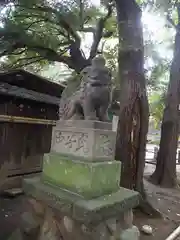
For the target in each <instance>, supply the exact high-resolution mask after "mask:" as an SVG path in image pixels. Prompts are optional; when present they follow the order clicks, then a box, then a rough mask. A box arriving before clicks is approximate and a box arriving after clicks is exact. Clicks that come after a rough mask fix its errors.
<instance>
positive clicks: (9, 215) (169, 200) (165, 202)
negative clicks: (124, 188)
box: [0, 164, 180, 240]
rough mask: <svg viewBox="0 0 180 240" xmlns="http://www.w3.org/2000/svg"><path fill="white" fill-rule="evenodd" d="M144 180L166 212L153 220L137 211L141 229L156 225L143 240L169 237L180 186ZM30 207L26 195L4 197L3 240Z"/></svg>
mask: <svg viewBox="0 0 180 240" xmlns="http://www.w3.org/2000/svg"><path fill="white" fill-rule="evenodd" d="M153 169H154V166H153V165H150V164H148V165H146V168H145V179H146V177H147V175H149V174H150V173H151V172H152V171H153ZM178 172H180V169H178ZM144 183H145V188H146V191H147V194H148V197H149V201H150V202H151V203H152V205H153V206H155V207H156V208H157V209H158V210H160V211H161V212H162V214H163V218H162V219H153V218H150V217H149V216H147V215H144V214H142V213H140V212H139V211H135V217H134V224H135V225H136V226H138V227H139V229H141V228H142V226H143V225H145V224H147V225H150V226H151V227H152V228H153V234H152V235H151V236H147V235H145V234H143V233H141V240H165V239H166V238H167V237H168V235H169V234H170V233H172V232H173V230H174V229H175V228H176V227H177V226H178V225H179V224H180V189H162V188H159V187H156V186H154V185H152V184H150V183H149V182H147V181H146V180H145V181H144ZM28 206H29V205H28V204H27V199H26V197H25V196H23V195H22V196H19V197H16V198H5V197H1V198H0V227H1V230H0V240H7V239H8V237H9V236H10V234H11V233H12V232H13V230H14V229H16V228H17V227H18V226H19V225H20V221H21V218H20V215H21V212H24V211H26V210H27V208H28ZM179 239H180V238H179ZM17 240H18V239H17Z"/></svg>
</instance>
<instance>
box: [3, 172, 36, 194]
mask: <svg viewBox="0 0 180 240" xmlns="http://www.w3.org/2000/svg"><path fill="white" fill-rule="evenodd" d="M39 175H40V173H32V174H28V175H25V176H22V175H21V176H13V177H8V178H7V179H6V181H5V182H4V184H2V185H1V186H0V192H1V193H3V191H5V190H7V189H12V188H21V187H22V181H23V179H24V178H25V177H34V176H39Z"/></svg>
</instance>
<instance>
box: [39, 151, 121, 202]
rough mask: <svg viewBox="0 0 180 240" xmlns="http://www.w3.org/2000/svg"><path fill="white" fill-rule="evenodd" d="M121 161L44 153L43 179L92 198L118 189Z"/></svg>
mask: <svg viewBox="0 0 180 240" xmlns="http://www.w3.org/2000/svg"><path fill="white" fill-rule="evenodd" d="M120 172H121V163H120V162H117V161H113V162H98V163H94V162H85V161H84V162H82V161H77V160H76V161H73V159H69V158H68V157H64V156H62V155H60V154H57V153H50V154H47V155H45V158H44V165H43V175H42V179H43V181H46V182H49V183H51V184H54V185H56V186H59V187H60V188H64V189H66V190H69V191H72V192H74V193H76V194H78V195H81V196H82V197H84V198H88V199H90V198H93V197H98V196H101V195H105V194H109V193H112V192H114V191H117V190H118V187H119V179H120Z"/></svg>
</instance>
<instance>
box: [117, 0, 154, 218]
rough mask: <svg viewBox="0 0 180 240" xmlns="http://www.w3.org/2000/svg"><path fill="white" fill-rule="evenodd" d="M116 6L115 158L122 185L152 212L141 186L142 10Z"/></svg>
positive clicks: (145, 114) (126, 0) (129, 3)
mask: <svg viewBox="0 0 180 240" xmlns="http://www.w3.org/2000/svg"><path fill="white" fill-rule="evenodd" d="M116 9H117V21H118V26H119V44H120V47H119V78H120V83H121V92H120V103H121V104H120V112H119V123H118V129H117V139H116V160H120V161H121V162H122V171H121V186H123V187H125V188H129V189H134V190H137V191H138V192H140V193H141V196H142V199H143V201H142V204H141V206H142V207H143V210H144V211H146V213H149V214H152V210H153V208H152V207H151V206H150V205H149V204H148V203H147V201H146V195H145V191H144V186H143V172H144V166H145V151H146V150H145V149H146V137H147V132H148V122H149V105H148V99H147V93H146V81H145V75H144V46H143V33H142V25H141V10H140V8H139V6H138V5H137V3H136V2H135V1H134V0H121V1H119V0H116ZM145 203H147V204H145Z"/></svg>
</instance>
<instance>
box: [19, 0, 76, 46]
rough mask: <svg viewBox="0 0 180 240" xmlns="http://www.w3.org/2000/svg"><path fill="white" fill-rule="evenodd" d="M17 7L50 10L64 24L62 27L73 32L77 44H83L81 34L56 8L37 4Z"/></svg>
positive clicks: (42, 10)
mask: <svg viewBox="0 0 180 240" xmlns="http://www.w3.org/2000/svg"><path fill="white" fill-rule="evenodd" d="M15 6H16V7H22V8H25V9H29V10H32V11H34V12H35V11H41V12H49V13H51V14H55V16H56V17H57V20H58V22H59V24H60V25H61V26H62V28H64V29H65V30H66V31H67V32H68V33H70V34H71V36H72V37H73V38H74V40H75V41H76V44H78V45H79V46H80V44H81V39H80V37H79V35H78V34H77V32H76V31H74V30H73V28H71V26H70V25H69V23H68V22H67V21H66V20H65V19H64V18H63V17H62V16H61V15H60V12H59V11H58V10H56V9H53V8H50V7H46V6H43V7H42V6H38V5H35V6H33V7H27V6H24V5H19V4H17V5H15Z"/></svg>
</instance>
